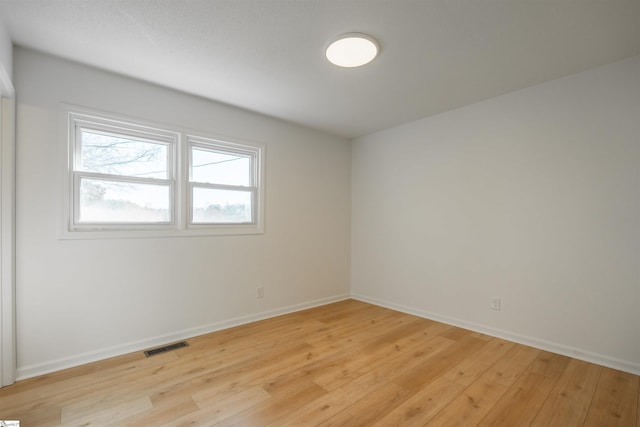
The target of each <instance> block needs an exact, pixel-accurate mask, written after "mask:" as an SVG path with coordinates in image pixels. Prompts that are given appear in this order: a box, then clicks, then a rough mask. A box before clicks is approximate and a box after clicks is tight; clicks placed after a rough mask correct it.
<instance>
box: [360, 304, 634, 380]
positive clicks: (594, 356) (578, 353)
mask: <svg viewBox="0 0 640 427" xmlns="http://www.w3.org/2000/svg"><path fill="white" fill-rule="evenodd" d="M351 298H353V299H355V300H358V301H362V302H367V303H370V304H374V305H378V306H381V307H385V308H389V309H391V310H396V311H401V312H403V313H407V314H413V315H415V316H418V317H423V318H425V319H430V320H435V321H437V322H441V323H446V324H448V325H453V326H458V327H460V328H463V329H469V330H471V331H475V332H480V333H483V334H486V335H491V336H492V337H496V338H502V339H505V340H508V341H512V342H516V343H518V344H523V345H527V346H529V347H535V348H538V349H541V350H546V351H549V352H552V353H556V354H561V355H563V356H568V357H572V358H574V359H579V360H584V361H586V362H591V363H595V364H597V365H601V366H606V367H608V368H612V369H617V370H619V371H624V372H629V373H631V374H634V375H640V364H638V363H634V362H630V361H627V360H620V359H617V358H614V357H610V356H607V355H604V354H598V353H593V352H590V351H587V350H583V349H578V348H572V347H568V346H566V345H563V344H559V343H555V342H550V341H545V340H542V339H538V338H534V337H529V336H525V335H521V334H517V333H514V332H510V331H504V330H500V329H495V328H490V327H487V326H484V325H480V324H477V323H472V322H466V321H463V320H459V319H455V318H452V317H448V316H442V315H440V314H437V313H432V312H429V311H425V310H420V309H417V308H412V307H407V306H404V305H401V304H396V303H393V302H389V301H384V300H380V299H377V298H371V297H368V296H365V295H360V294H351Z"/></svg>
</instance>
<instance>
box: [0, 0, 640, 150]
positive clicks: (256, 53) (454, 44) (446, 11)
mask: <svg viewBox="0 0 640 427" xmlns="http://www.w3.org/2000/svg"><path fill="white" fill-rule="evenodd" d="M0 17H1V19H2V20H3V21H4V23H5V26H6V27H7V29H8V31H9V34H10V37H11V38H12V40H13V41H14V43H15V44H17V45H21V46H25V47H29V48H34V49H37V50H40V51H43V52H47V53H51V54H54V55H57V56H61V57H64V58H68V59H72V60H75V61H79V62H82V63H85V64H90V65H93V66H96V67H100V68H104V69H107V70H110V71H114V72H116V73H121V74H124V75H128V76H132V77H135V78H139V79H143V80H146V81H149V82H153V83H157V84H160V85H163V86H168V87H171V88H174V89H178V90H181V91H184V92H188V93H191V94H196V95H199V96H202V97H206V98H210V99H214V100H217V101H221V102H224V103H228V104H231V105H235V106H238V107H242V108H245V109H248V110H253V111H257V112H261V113H264V114H268V115H271V116H275V117H279V118H282V119H285V120H288V121H292V122H296V123H300V124H303V125H306V126H310V127H313V128H316V129H320V130H323V131H326V132H330V133H333V134H336V135H339V136H344V137H349V138H352V137H356V136H360V135H364V134H368V133H371V132H374V131H377V130H380V129H384V128H388V127H391V126H394V125H398V124H401V123H405V122H409V121H412V120H416V119H418V118H421V117H425V116H429V115H433V114H437V113H440V112H443V111H447V110H450V109H452V108H456V107H460V106H463V105H467V104H470V103H473V102H477V101H480V100H483V99H487V98H490V97H494V96H497V95H500V94H503V93H506V92H510V91H513V90H516V89H520V88H524V87H527V86H531V85H534V84H537V83H541V82H544V81H547V80H551V79H555V78H558V77H562V76H565V75H568V74H572V73H575V72H578V71H581V70H584V69H587V68H591V67H595V66H598V65H602V64H606V63H610V62H614V61H617V60H621V59H624V58H627V57H631V56H635V55H638V54H640V0H119V1H116V0H0ZM354 31H356V32H365V33H368V34H370V35H372V36H374V37H376V38H377V39H378V40H379V42H380V44H381V54H380V56H379V57H378V58H377V59H376V60H375V61H374V62H372V63H371V64H370V65H368V66H366V67H362V68H355V69H341V68H338V67H336V66H334V65H331V64H330V63H329V62H327V61H326V60H325V58H324V49H325V47H326V45H327V43H328V42H329V41H330V40H331V39H332V38H334V37H336V36H337V35H339V34H342V33H346V32H354Z"/></svg>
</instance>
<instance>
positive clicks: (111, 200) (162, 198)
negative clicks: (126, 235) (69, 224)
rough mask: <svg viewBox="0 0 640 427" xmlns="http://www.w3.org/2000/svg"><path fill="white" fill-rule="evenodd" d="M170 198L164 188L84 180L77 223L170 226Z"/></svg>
mask: <svg viewBox="0 0 640 427" xmlns="http://www.w3.org/2000/svg"><path fill="white" fill-rule="evenodd" d="M169 194H170V191H169V186H167V185H150V184H139V183H128V182H117V181H107V180H98V179H88V178H83V179H81V181H80V218H79V222H80V223H94V222H106V223H109V222H112V223H113V222H115V223H143V222H146V223H163V222H164V223H166V222H170V221H171V216H170V213H169V212H170V209H169V204H170V195H169Z"/></svg>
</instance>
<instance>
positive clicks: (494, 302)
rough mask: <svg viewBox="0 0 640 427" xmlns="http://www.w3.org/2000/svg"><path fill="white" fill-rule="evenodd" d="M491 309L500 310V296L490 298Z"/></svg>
mask: <svg viewBox="0 0 640 427" xmlns="http://www.w3.org/2000/svg"><path fill="white" fill-rule="evenodd" d="M491 310H495V311H500V298H499V297H492V298H491Z"/></svg>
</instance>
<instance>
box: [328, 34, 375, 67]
mask: <svg viewBox="0 0 640 427" xmlns="http://www.w3.org/2000/svg"><path fill="white" fill-rule="evenodd" d="M379 50H380V48H379V45H378V41H377V40H376V39H374V38H373V37H371V36H370V35H368V34H362V33H347V34H343V35H341V36H339V37H338V38H337V39H336V40H335V41H333V42H331V44H330V45H329V47H328V48H327V50H326V51H325V55H326V56H327V59H328V60H329V62H331V63H332V64H334V65H337V66H338V67H346V68H353V67H360V66H362V65H365V64H368V63H369V62H371V61H373V60H374V58H375V57H376V56H378V51H379Z"/></svg>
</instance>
